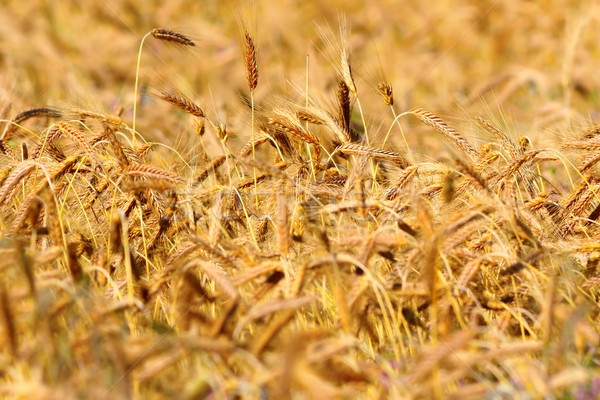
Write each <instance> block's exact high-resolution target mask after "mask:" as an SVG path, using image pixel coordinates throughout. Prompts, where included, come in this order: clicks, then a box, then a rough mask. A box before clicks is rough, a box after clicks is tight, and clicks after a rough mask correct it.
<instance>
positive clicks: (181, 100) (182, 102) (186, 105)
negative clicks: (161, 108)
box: [159, 91, 206, 118]
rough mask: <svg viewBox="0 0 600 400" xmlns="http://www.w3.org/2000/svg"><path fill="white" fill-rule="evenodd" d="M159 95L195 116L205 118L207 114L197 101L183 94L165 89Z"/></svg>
mask: <svg viewBox="0 0 600 400" xmlns="http://www.w3.org/2000/svg"><path fill="white" fill-rule="evenodd" d="M159 97H160V98H161V99H163V100H164V101H166V102H168V103H170V104H172V105H174V106H175V107H178V108H180V109H182V110H183V111H185V112H188V113H190V114H192V115H193V116H195V117H198V118H204V117H205V116H206V115H205V114H204V111H202V109H201V108H200V107H199V106H198V105H197V104H196V103H194V102H193V101H192V100H190V99H188V98H187V97H185V96H184V95H182V94H174V93H170V92H166V91H163V92H161V94H160V96H159Z"/></svg>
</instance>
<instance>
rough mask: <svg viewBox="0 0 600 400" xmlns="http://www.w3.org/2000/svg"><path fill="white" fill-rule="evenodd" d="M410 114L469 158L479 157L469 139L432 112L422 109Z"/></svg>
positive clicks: (414, 110) (412, 111) (416, 109)
mask: <svg viewBox="0 0 600 400" xmlns="http://www.w3.org/2000/svg"><path fill="white" fill-rule="evenodd" d="M410 114H412V115H414V116H415V117H417V118H418V119H420V120H421V121H422V122H424V123H425V124H427V125H429V126H431V127H433V128H434V129H435V130H436V131H438V132H440V133H441V134H442V135H444V136H445V137H446V138H447V139H449V140H450V141H451V142H453V143H454V144H455V145H456V146H457V147H458V148H459V149H461V150H462V151H463V152H464V153H465V154H466V155H467V156H469V157H472V158H476V157H477V151H476V150H475V149H474V148H473V147H472V146H471V145H470V144H469V142H468V141H467V139H465V138H464V136H462V135H461V134H460V133H458V132H457V131H456V130H455V129H454V128H452V127H451V126H450V125H448V124H447V123H446V122H445V121H444V120H443V119H441V118H440V117H439V116H437V115H435V114H434V113H432V112H429V111H425V110H424V109H422V108H415V109H413V110H411V111H410Z"/></svg>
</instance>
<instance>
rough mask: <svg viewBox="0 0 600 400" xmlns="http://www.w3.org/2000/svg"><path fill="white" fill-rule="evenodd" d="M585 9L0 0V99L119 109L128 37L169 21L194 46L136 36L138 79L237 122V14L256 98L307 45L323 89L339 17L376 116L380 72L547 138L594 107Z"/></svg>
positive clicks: (462, 110) (131, 66) (293, 67)
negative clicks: (247, 40)
mask: <svg viewBox="0 0 600 400" xmlns="http://www.w3.org/2000/svg"><path fill="white" fill-rule="evenodd" d="M598 18H600V17H599V15H598V12H597V11H596V5H595V4H594V2H591V1H587V2H586V1H567V0H565V1H559V0H555V1H436V2H432V3H429V2H420V1H403V2H401V3H398V2H396V1H374V2H368V3H366V2H361V1H356V2H354V1H323V2H320V1H308V2H304V1H292V0H285V1H278V2H274V3H271V4H266V3H264V4H263V3H260V2H256V3H253V2H238V1H218V2H193V1H177V0H175V1H169V2H160V1H156V2H137V1H131V2H130V1H114V0H105V1H99V2H78V1H62V2H50V1H27V2H18V1H8V4H6V5H5V6H4V8H3V12H2V14H1V15H0V36H1V38H2V39H1V40H2V41H1V42H0V43H1V44H2V58H1V59H0V66H1V68H2V76H1V77H0V79H1V86H0V89H1V91H2V92H1V93H0V96H1V97H0V100H1V101H2V103H3V104H4V105H6V104H9V103H10V104H12V105H13V108H14V109H21V108H23V107H35V106H42V105H57V106H65V105H68V106H80V107H87V108H89V107H92V108H95V109H97V110H99V111H111V112H114V110H116V109H118V108H119V107H124V109H125V114H124V116H125V117H129V118H131V109H132V101H133V82H134V78H135V63H136V57H137V50H138V46H139V42H140V40H141V38H142V36H143V35H144V34H145V33H147V32H148V31H149V30H150V29H152V28H154V27H168V28H173V29H175V30H178V31H181V32H183V33H184V34H186V35H189V36H190V37H191V38H193V39H194V40H196V41H197V43H198V46H197V47H196V48H194V49H192V50H187V49H186V50H183V51H182V49H177V48H171V47H168V46H163V45H162V44H161V43H159V42H156V41H148V43H147V44H146V47H147V49H146V50H145V52H144V54H143V58H142V68H141V84H142V87H143V88H147V89H148V90H150V89H152V88H154V89H163V88H165V87H173V88H176V89H178V90H181V91H182V92H183V93H184V94H186V95H188V96H191V97H192V98H193V99H195V100H198V101H199V102H200V104H201V105H202V106H204V108H206V109H207V110H209V112H210V113H212V114H213V115H215V116H216V117H217V118H218V119H219V120H221V121H223V122H224V123H227V124H228V125H229V126H232V127H235V129H236V130H240V129H242V127H243V123H242V122H241V121H240V115H239V114H240V111H239V109H240V107H243V105H242V104H243V103H242V101H241V95H240V93H243V92H244V89H245V81H244V66H243V58H242V56H241V45H240V42H241V34H240V31H241V25H242V24H246V25H248V27H249V28H250V30H252V31H254V32H255V36H256V41H257V45H258V48H259V51H260V74H261V79H260V82H261V84H260V85H259V87H258V89H257V94H256V98H257V102H258V103H261V102H262V103H268V102H269V101H271V102H273V101H276V99H277V96H279V95H285V96H286V97H288V98H292V99H293V98H298V99H302V98H303V96H304V87H305V77H306V72H307V71H306V56H307V55H308V56H309V79H310V92H311V94H313V95H316V96H322V98H324V99H328V98H334V94H332V93H334V92H335V90H334V88H335V85H336V82H335V79H336V74H335V68H337V65H334V64H333V63H332V62H331V59H332V56H334V54H335V53H334V52H335V51H336V50H337V49H335V48H331V47H332V46H328V45H327V43H326V41H330V42H331V41H333V42H334V43H339V37H340V21H341V20H343V19H345V21H346V29H344V34H346V35H347V36H348V47H349V49H350V52H351V62H352V67H353V72H354V75H355V79H356V80H357V86H358V88H359V91H360V97H361V98H362V99H363V101H362V103H363V105H364V107H365V108H366V110H365V114H367V115H368V116H369V124H371V125H372V126H374V127H376V128H377V129H376V130H381V129H383V128H381V126H382V124H383V126H385V127H387V124H389V115H388V114H389V113H387V112H386V110H384V109H383V107H382V106H381V103H380V101H379V100H378V94H377V91H376V88H377V84H378V83H379V82H380V81H382V80H386V81H388V82H389V83H390V84H391V85H392V86H393V89H394V94H395V99H396V104H397V108H398V110H399V111H400V112H401V111H406V110H408V109H410V108H412V107H415V106H419V107H426V108H428V109H432V110H436V111H441V112H442V113H444V114H446V115H449V116H452V117H454V118H459V119H460V118H464V119H466V118H467V116H468V115H473V114H477V115H480V114H481V115H483V116H485V117H488V118H493V119H495V120H496V121H498V122H499V123H500V124H501V125H504V127H505V128H508V130H509V131H511V132H513V133H514V134H517V133H519V134H520V133H522V132H524V131H527V134H531V132H529V130H533V131H535V132H536V134H535V135H534V136H537V134H538V133H539V132H542V133H544V135H541V136H545V137H553V138H555V139H556V138H557V137H558V138H560V137H561V136H563V135H565V134H566V133H568V132H569V130H570V128H571V127H572V125H573V124H575V123H582V122H585V121H589V120H590V119H593V118H594V117H595V116H596V112H597V108H598V87H599V86H600V82H599V79H600V78H599V77H598V74H597V73H596V70H597V67H598V60H599V58H600V50H599V46H600V44H598V41H597V35H598V32H597V28H596V27H597V24H598ZM342 29H343V28H342ZM92 93H93V95H92V96H90V94H92ZM146 100H147V101H145V102H144V103H143V105H142V107H141V108H140V113H141V114H140V116H141V117H142V118H141V119H142V122H141V123H142V124H144V116H146V115H147V114H148V113H149V112H147V111H148V110H151V109H155V107H162V108H166V107H168V106H167V105H164V104H154V103H160V102H159V101H157V100H155V99H152V98H147V99H146ZM152 114H154V115H156V114H161V113H156V112H154V113H152ZM386 118H388V119H387V120H386ZM147 121H148V123H147V125H148V126H149V129H144V131H145V132H146V133H147V134H150V135H152V134H153V133H151V131H152V130H153V129H154V130H158V129H162V130H163V131H164V130H167V127H169V128H168V130H169V131H173V128H172V126H173V125H171V122H172V121H168V120H167V121H164V120H163V121H155V120H153V119H152V118H151V117H150V118H149V119H148V120H147ZM157 122H158V123H162V124H163V125H158V127H157V125H156V123H157ZM150 125H151V127H150ZM236 125H237V126H236ZM145 128H146V127H145ZM530 128H533V129H530ZM179 134H180V133H179V132H174V133H173V132H171V133H170V135H169V136H173V135H179ZM417 136H419V135H410V134H409V140H410V141H411V142H413V143H415V141H416V140H417V138H416V137H417ZM540 140H544V139H543V138H542V137H540Z"/></svg>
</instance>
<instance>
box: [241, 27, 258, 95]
mask: <svg viewBox="0 0 600 400" xmlns="http://www.w3.org/2000/svg"><path fill="white" fill-rule="evenodd" d="M257 58H258V56H257V52H256V47H255V46H254V39H252V36H250V33H248V32H244V62H245V64H246V80H247V82H248V87H249V88H250V91H251V92H253V91H254V89H256V86H258V61H257Z"/></svg>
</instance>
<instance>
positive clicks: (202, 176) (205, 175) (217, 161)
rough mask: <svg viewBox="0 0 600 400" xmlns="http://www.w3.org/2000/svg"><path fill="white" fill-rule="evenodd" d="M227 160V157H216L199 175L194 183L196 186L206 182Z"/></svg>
mask: <svg viewBox="0 0 600 400" xmlns="http://www.w3.org/2000/svg"><path fill="white" fill-rule="evenodd" d="M226 160H227V157H226V156H217V157H215V158H214V159H213V160H212V161H211V162H210V163H209V164H208V165H207V166H206V168H204V169H203V170H202V171H200V173H198V175H196V178H195V179H194V181H195V182H196V184H198V183H202V182H204V180H205V179H206V178H208V176H209V175H210V174H212V173H213V172H215V171H216V170H217V169H218V168H219V167H220V166H221V165H223V163H224V162H225V161H226Z"/></svg>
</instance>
